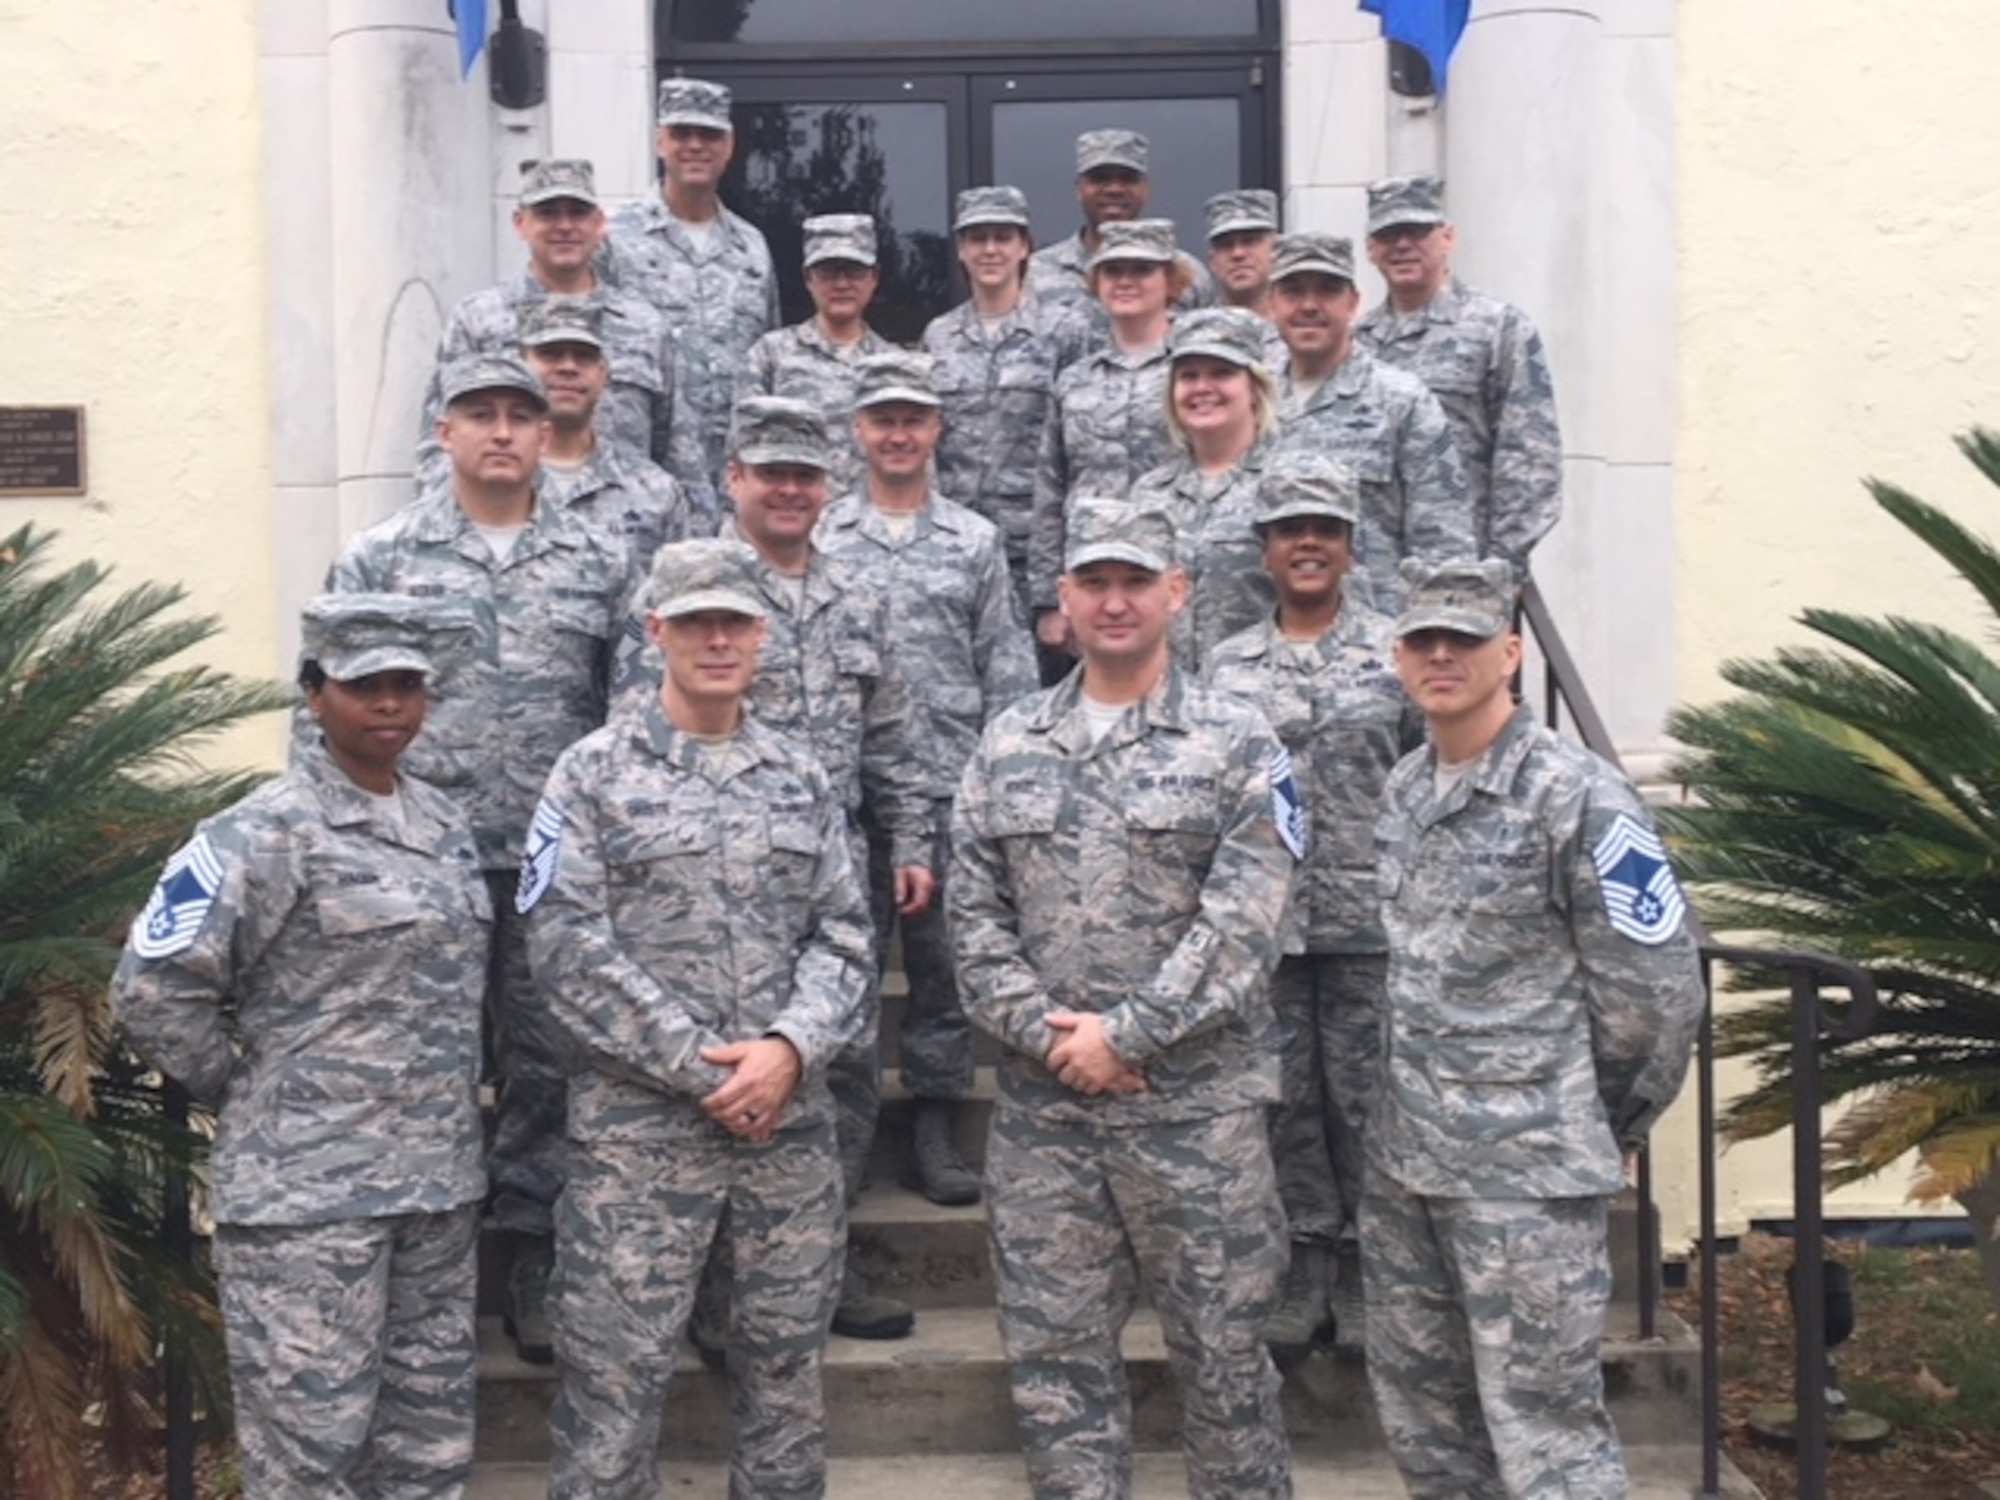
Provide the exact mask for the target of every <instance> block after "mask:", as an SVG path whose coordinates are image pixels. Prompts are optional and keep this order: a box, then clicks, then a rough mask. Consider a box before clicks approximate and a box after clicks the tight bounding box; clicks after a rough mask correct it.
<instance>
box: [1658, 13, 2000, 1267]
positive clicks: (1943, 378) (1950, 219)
mask: <svg viewBox="0 0 2000 1500" xmlns="http://www.w3.org/2000/svg"><path fill="white" fill-rule="evenodd" d="M1994 20H1995V15H1994V12H1993V8H1992V6H1991V5H1990V4H1989V3H1988V0H1933V3H1930V4H1926V5H1921V6H1886V5H1881V4H1878V3H1875V0H1814V3H1813V4H1810V5H1807V4H1776V3H1768V0H1681V3H1680V4H1679V6H1678V10H1677V27H1678V35H1677V47H1678V59H1679V75H1680V76H1679V88H1678V94H1677V100H1676V114H1677V119H1676V136H1677V139H1676V150H1677V157H1678V174H1679V181H1678V189H1679V214H1680V232H1679V256H1678V265H1679V278H1680V285H1679V355H1680V374H1679V399H1680V411H1679V430H1678V443H1677V450H1676V464H1677V474H1676V487H1677V493H1678V513H1677V537H1678V547H1677V552H1678V559H1677V561H1678V570H1679V571H1678V587H1677V597H1676V604H1677V622H1678V624H1677V629H1678V639H1677V658H1676V659H1677V677H1678V689H1679V694H1680V696H1681V698H1682V699H1683V700H1684V701H1686V700H1700V699H1705V698H1710V697H1713V696H1716V695H1717V694H1719V693H1720V692H1722V691H1723V690H1724V688H1723V685H1722V683H1721V681H1720V679H1719V677H1718V675H1717V669H1718V667H1719V665H1720V663H1721V662H1722V661H1723V660H1724V659H1725V658H1726V657H1730V656H1739V655H1760V654H1763V653H1764V652H1766V651H1767V650H1768V649H1769V648H1770V647H1771V646H1773V645H1775V644H1776V643H1778V642H1780V641H1792V640H1798V639H1801V638H1803V637H1804V636H1805V634H1806V632H1804V631H1803V630H1802V629H1801V628H1800V627H1799V626H1797V625H1796V624H1795V623H1794V621H1795V617H1796V616H1797V614H1798V613H1799V611H1800V610H1801V609H1803V608H1804V607H1806V606H1808V605H1833V606H1839V607H1843V608H1850V609H1855V610H1859V611H1864V612H1867V613H1891V612H1896V613H1905V614H1910V615H1914V616H1917V617H1920V618H1928V619H1935V620H1939V621H1941V622H1944V623H1951V624H1957V625H1961V626H1963V625H1974V626H1975V628H1977V621H1978V613H1977V609H1976V605H1975V602H1974V601H1973V600H1972V598H1971V596H1970V595H1969V593H1968V592H1966V591H1964V590H1958V589H1954V588H1952V587H1951V586H1950V585H1949V584H1948V583H1947V582H1946V579H1947V576H1948V570H1946V569H1945V567H1944V565H1943V564H1942V563H1940V562H1938V561H1937V560H1935V559H1934V558H1933V557H1932V555H1931V554H1930V553H1929V552H1927V551H1926V550H1925V549H1923V548H1922V547H1921V546H1920V545H1919V544H1917V543H1915V542H1914V541H1911V540H1909V539H1907V538H1906V537H1905V535H1904V534H1903V533H1902V531H1901V529H1900V528H1898V527H1897V526H1896V525H1895V524H1894V523H1893V522H1892V521H1890V520H1889V519H1888V517H1887V516H1886V515H1884V514H1883V513H1882V512H1881V511H1880V510H1879V509H1877V508H1876V506H1875V504H1874V502H1873V501H1872V500H1871V499H1870V498H1869V497H1868V496H1867V494H1866V493H1865V491H1864V490H1863V489H1862V487H1861V482H1860V481H1861V480H1862V478H1863V477H1864V476H1871V475H1872V476H1879V477H1882V478H1887V479H1893V480H1895V481H1896V482H1898V483H1900V484H1902V485H1904V486H1905V487H1907V488H1909V489H1912V490H1914V491H1916V492H1917V493H1918V494H1920V495H1923V496H1925V497H1926V498H1928V499H1931V500H1933V501H1934V502H1936V503H1938V504H1941V505H1943V506H1945V507H1946V508H1948V509H1950V510H1952V511H1953V512H1954V513H1955V514H1956V515H1958V516H1959V517H1961V518H1962V519H1965V520H1966V521H1968V522H1969V523H1970V524H1972V525H1974V526H1975V527H1978V528H1981V529H1985V530H1988V531H1989V532H1991V533H1993V534H1994V535H1996V536H2000V505H1996V504H1995V503H1994V502H1995V499H1996V496H1995V494H1994V491H1993V490H1992V488H1991V487H1990V486H1988V485H1987V484H1986V483H1985V482H1984V481H1983V480H1982V479H1980V477H1979V476H1978V474H1977V473H1976V472H1975V471H1974V470H1973V469H1972V468H1971V467H1970V466H1969V465H1968V464H1966V463H1965V461H1964V460H1963V459H1962V458H1961V457H1960V456H1959V455H1958V453H1957V451H1956V449H1955V448H1953V446H1952V444H1951V437H1952V435H1953V434H1954V433H1955V432H1958V431H1960V430H1962V429H1964V428H1966V427H1968V426H1970V425H1972V424H1973V423H1975V422H1981V421H1983V422H1986V423H1988V424H1991V425H1994V426H1996V427H2000V278H1996V276H1995V271H1994V268H1995V266H1996V265H2000V101H1996V99H1995V97H1994V95H1993V93H1992V90H1991V85H1990V79H1989V77H1988V74H1989V73H1990V65H1989V57H1988V52H1989V50H1990V49H1988V48H1987V47H1985V46H1984V45H1982V41H1983V39H1984V38H1985V37H1987V36H1988V35H1989V34H1990V29H1991V27H1992V24H1993V22H1994ZM1981 633H1982V634H1983V633H1984V632H1983V630H1982V631H1981ZM1732 1076H1733V1075H1732V1074H1731V1073H1730V1072H1728V1071H1727V1070H1726V1071H1725V1073H1724V1081H1723V1089H1724V1093H1725V1094H1727V1093H1728V1092H1729V1091H1730V1083H1731V1079H1732ZM1676 1123H1677V1124H1679V1125H1681V1126H1683V1127H1686V1126H1687V1117H1686V1114H1685V1103H1684V1105H1683V1111H1682V1113H1681V1115H1680V1118H1679V1119H1678V1120H1677V1122H1676ZM1789 1150H1790V1144H1789V1138H1788V1137H1776V1138H1772V1139H1769V1140H1766V1141H1761V1142H1757V1143H1754V1144H1752V1145H1749V1146H1745V1147H1739V1148H1737V1149H1735V1150H1732V1151H1730V1152H1729V1153H1727V1155H1726V1156H1725V1157H1724V1158H1723V1184H1724V1192H1723V1203H1722V1212H1723V1217H1724V1220H1725V1226H1726V1227H1727V1226H1729V1225H1730V1224H1731V1223H1732V1222H1733V1221H1740V1220H1741V1219H1744V1218H1752V1217H1759V1216H1779V1215H1783V1214H1786V1213H1788V1204H1789V1194H1790V1161H1789V1154H1788V1153H1789ZM1692 1168H1693V1161H1692V1156H1691V1154H1690V1155H1689V1156H1688V1157H1687V1158H1686V1159H1676V1158H1673V1157H1670V1158H1668V1163H1667V1174H1668V1176H1669V1177H1670V1178H1673V1179H1677V1180H1679V1181H1683V1182H1686V1183H1687V1185H1688V1187H1689V1190H1690V1191H1691V1179H1689V1178H1684V1177H1683V1173H1689V1174H1691V1172H1692ZM1907 1181H1908V1178H1907V1174H1906V1173H1905V1172H1904V1171H1902V1170H1900V1169H1892V1170H1891V1171H1889V1172H1885V1173H1883V1174H1882V1175H1880V1176H1879V1177H1877V1178H1875V1179H1874V1180H1872V1181H1871V1182H1868V1183H1865V1184H1862V1185H1860V1186H1858V1187H1855V1188H1852V1189H1848V1190H1846V1191H1844V1192H1842V1193H1840V1194H1837V1195H1834V1196H1833V1198H1832V1199H1831V1200H1830V1202H1829V1212H1831V1213H1834V1214H1852V1215H1874V1214H1902V1213H1911V1212H1915V1211H1916V1210H1914V1209H1913V1208H1912V1207H1910V1206H1909V1205H1907V1204H1906V1203H1905V1201H1904V1192H1905V1189H1906V1187H1907ZM1675 1196H1678V1195H1675ZM1663 1201H1664V1200H1663ZM1683 1201H1684V1202H1686V1203H1687V1206H1688V1209H1689V1211H1690V1212H1691V1211H1692V1202H1691V1199H1686V1200H1683ZM1670 1233H1671V1229H1670Z"/></svg>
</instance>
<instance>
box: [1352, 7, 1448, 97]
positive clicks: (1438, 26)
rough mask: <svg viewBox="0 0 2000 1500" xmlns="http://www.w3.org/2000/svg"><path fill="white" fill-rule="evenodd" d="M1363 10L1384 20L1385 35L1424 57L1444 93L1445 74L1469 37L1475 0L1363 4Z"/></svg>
mask: <svg viewBox="0 0 2000 1500" xmlns="http://www.w3.org/2000/svg"><path fill="white" fill-rule="evenodd" d="M1361 9H1362V10H1363V11H1365V12H1366V13H1367V14H1369V15H1371V16H1380V17H1381V18H1382V35H1383V36H1385V37H1387V38H1388V39H1389V40H1390V41H1392V42H1401V43H1403V44H1404V45H1405V46H1407V47H1414V48H1416V49H1417V51H1419V52H1421V53H1423V55H1424V61H1425V62H1427V63H1429V64H1430V67H1431V81H1432V82H1433V83H1435V84H1436V85H1437V91H1438V92H1439V93H1440V94H1442V93H1443V92H1444V70H1445V66H1446V65H1447V64H1448V63H1450V61H1451V53H1452V49H1453V48H1454V47H1456V46H1457V45H1458V39H1459V38H1460V37H1461V36H1463V35H1464V34H1465V23H1466V20H1467V18H1468V17H1469V16H1470V15H1471V12H1472V0H1361Z"/></svg>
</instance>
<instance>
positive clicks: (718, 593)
mask: <svg viewBox="0 0 2000 1500" xmlns="http://www.w3.org/2000/svg"><path fill="white" fill-rule="evenodd" d="M757 570H758V563H757V554H756V553H755V552H753V551H751V550H750V548H749V547H747V546H745V545H744V544H743V543H742V542H739V541H735V540H733V539H731V538H729V537H719V536H704V537H694V538H691V539H690V540H688V541H685V542H669V543H668V544H667V545H666V546H664V547H662V548H661V549H660V550H659V551H658V552H656V553H655V554H654V555H653V571H652V575H651V578H650V580H649V584H648V587H647V590H646V593H647V597H648V598H650V599H651V600H652V601H653V605H652V613H653V614H654V615H655V616H656V617H658V618H659V619H662V620H671V619H673V618H674V617H675V616H677V615H692V614H697V613H699V612H700V611H702V610H704V609H726V610H728V611H729V612H730V613H731V614H737V615H749V616H750V617H751V618H752V619H756V620H761V619H763V618H764V614H765V610H764V593H763V590H762V588H761V587H760V586H759V584H758V581H757V580H758V571H757Z"/></svg>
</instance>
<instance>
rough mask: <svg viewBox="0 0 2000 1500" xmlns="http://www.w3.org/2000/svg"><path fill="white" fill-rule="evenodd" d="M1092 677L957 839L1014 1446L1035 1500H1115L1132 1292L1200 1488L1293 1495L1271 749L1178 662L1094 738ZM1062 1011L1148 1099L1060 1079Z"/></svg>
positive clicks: (998, 739)
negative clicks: (985, 1044) (1088, 695)
mask: <svg viewBox="0 0 2000 1500" xmlns="http://www.w3.org/2000/svg"><path fill="white" fill-rule="evenodd" d="M1082 681H1083V672H1082V671H1078V672H1076V673H1073V674H1072V675H1071V676H1070V677H1069V678H1067V679H1065V680H1064V681H1063V682H1062V683H1061V684H1060V685H1058V686H1057V687H1055V688H1053V689H1051V690H1049V691H1048V692H1045V693H1041V694H1037V695H1036V696H1034V697H1032V698H1029V699H1027V700H1025V701H1024V702H1022V703H1019V704H1016V705H1015V706H1014V707H1013V708H1010V709H1008V710H1007V711H1006V712H1005V713H1003V714H1002V715H1001V716H1000V717H999V718H998V719H996V720H995V721H994V722H993V724H992V725H990V726H989V727H988V728H987V730H986V733H985V735H984V736H983V737H982V739H981V742H980V747H979V750H978V753H977V754H976V755H975V756H974V757H973V759H972V762H971V764H970V765H969V766H968V767H967V769H966V775H965V780H964V783H963V784H962V786H961V787H960V790H959V796H958V802H957V807H956V814H955V817H954V821H953V835H952V836H953V845H954V850H953V865H952V876H951V884H950V886H949V891H950V903H949V910H950V917H951V922H952V926H953V930H954V934H955V941H956V945H957V952H958V962H959V976H960V983H961V993H962V996H963V999H964V1002H965V1007H966V1010H967V1012H968V1014H970V1015H971V1017H972V1019H973V1021H974V1024H976V1025H978V1026H979V1027H981V1028H982V1029H983V1030H986V1031H988V1032H990V1033H992V1034H993V1035H995V1036H997V1037H999V1038H1000V1039H1001V1041H1002V1042H1003V1043H1004V1044H1005V1046H1006V1049H1007V1050H1006V1052H1005V1054H1004V1055H1003V1057H1002V1060H1001V1063H1000V1068H999V1073H1000V1099H999V1103H998V1105H997V1107H996V1110H995V1114H994V1122H993V1128H992V1135H991V1138H990V1141H989V1144H988V1155H987V1176H986V1186H987V1197H988V1203H989V1219H990V1225H991V1229H990V1233H991V1243H992V1248H993V1255H994V1266H995V1278H996V1281H997V1283H998V1287H999V1298H1000V1317H1001V1338H1002V1342H1003V1344H1004V1345H1005V1347H1006V1350H1007V1355H1008V1365H1009V1372H1010V1379H1011V1383H1012V1389H1013V1399H1014V1408H1015V1416H1016V1421H1017V1423H1018V1424H1019V1426H1020V1429H1021V1436H1022V1447H1023V1449H1024V1451H1025V1453H1026V1455H1027V1459H1028V1465H1029V1472H1030V1477H1031V1479H1032V1481H1033V1484H1034V1488H1035V1492H1036V1494H1038V1495H1045V1496H1053V1495H1118V1494H1125V1493H1128V1492H1129V1489H1130V1469H1131V1463H1132V1456H1131V1433H1130V1424H1131V1414H1130V1400H1129V1396H1128V1395H1127V1394H1126V1391H1125V1385H1124V1379H1123V1366H1122V1364H1121V1362H1120V1357H1119V1352H1118V1335H1119V1332H1120V1330H1121V1328H1122V1326H1123V1324H1124V1322H1125V1319H1126V1318H1127V1317H1128V1316H1129V1314H1130V1312H1131V1309H1132V1306H1133V1302H1134V1299H1135V1297H1136V1295H1137V1291H1138V1289H1139V1287H1140V1286H1141V1285H1143V1287H1144V1289H1145V1290H1146V1292H1147V1293H1148V1295H1149V1296H1150V1297H1151V1299H1152V1302H1153V1305H1154V1306H1155V1307H1156V1308H1157V1309H1158V1310H1159V1314H1160V1318H1161V1321H1162V1323H1163V1324H1164V1325H1165V1326H1166V1329H1167V1333H1168V1345H1169V1348H1170V1349H1171V1350H1172V1351H1173V1356H1172V1357H1173V1360H1174V1364H1175V1369H1176V1374H1177V1376H1178V1377H1179V1382H1178V1383H1179V1386H1180V1390H1181V1392H1182V1413H1183V1415H1182V1427H1183V1432H1184V1434H1185V1443H1186V1454H1187V1466H1188V1480H1189V1492H1190V1493H1191V1494H1195V1495H1202V1496H1224V1495H1228V1496H1238V1495H1257V1496H1266V1495H1268V1496H1288V1495H1290V1493H1291V1480H1290V1466H1289V1459H1288V1456H1287V1448H1286V1440H1285V1434H1284V1423H1283V1420H1282V1415H1281V1413H1280V1411H1279V1409H1278V1387H1279V1382H1278V1376H1277V1373H1276V1370H1275V1369H1274V1367H1273V1366H1272V1364H1271V1362H1270V1358H1269V1356H1268V1354H1267V1353H1266V1352H1265V1349H1264V1345H1263V1341H1262V1337H1261V1330H1262V1327H1263V1323H1264V1321H1265V1319H1266V1318H1267V1317H1268V1316H1269V1315H1270V1311H1271V1308H1272V1306H1273V1304H1274V1303H1275V1300H1276V1296H1277V1289H1278V1284H1279V1281H1280V1279H1281V1277H1282V1275H1283V1270H1284V1257H1285V1249H1284V1246H1285V1240H1284V1231H1283V1220H1282V1210H1281V1208H1280V1206H1279V1203H1278V1197H1277V1191H1276V1184H1275V1180H1274V1177H1273V1174H1272V1168H1271V1163H1270V1148H1269V1144H1268V1142H1267V1140H1266V1137H1265V1130H1264V1118H1263V1111H1264V1106H1266V1105H1268V1104H1270V1103H1272V1102H1274V1101H1275V1098H1276V1095H1277V1084H1278V1080H1277V1069H1276V1063H1275V1059H1274V1058H1273V1056H1272V1054H1271V1051H1270V1036H1269V1033H1270V1027H1271V1013H1270V1006H1269V997H1268V992H1267V987H1266V981H1267V980H1268V977H1269V974H1270V969H1271V965H1272V964H1273V963H1274V962H1275V960H1276V956H1277V948H1278V934H1279V928H1280V926H1281V924H1282V921H1283V915H1284V904H1285V898H1286V891H1287V887H1288V885H1289V882H1290V877H1291V866H1292V856H1291V854H1290V853H1289V852H1288V851H1287V850H1286V848H1285V846H1284V843H1283V842H1282V840H1281V838H1280V836H1279V832H1278V829H1277V826H1276V824H1275V822H1274V820H1273V810H1272V809H1273V801H1272V784H1271V773H1272V769H1273V763H1274V759H1275V757H1276V756H1277V755H1278V754H1279V753H1280V752H1279V750H1278V746H1277V743H1276V741H1275V740H1274V739H1273V737H1272V735H1271V733H1270V730H1269V728H1268V727H1267V726H1266V725H1265V724H1264V723H1263V721H1262V720H1261V719H1260V718H1258V716H1257V715H1256V713H1255V712H1254V710H1250V709H1247V708H1244V707H1242V706H1241V705H1238V704H1236V703H1234V702H1233V701H1231V700H1229V699H1226V698H1223V697H1221V696H1220V695H1218V694H1214V693H1211V692H1210V691H1209V690H1208V689H1206V688H1204V687H1203V686H1202V685H1201V684H1200V683H1199V682H1197V681H1195V680H1194V679H1192V678H1191V677H1189V676H1187V675H1185V674H1184V673H1182V672H1181V671H1180V670H1179V669H1178V668H1176V667H1172V666H1169V668H1168V670H1167V673H1166V675H1165V676H1164V678H1163V679H1162V681H1161V682H1160V684H1159V685H1158V686H1157V687H1156V688H1155V689H1154V691H1153V692H1152V693H1151V694H1150V695H1149V696H1148V697H1146V698H1145V699H1143V700H1141V701H1140V702H1138V703H1135V704H1133V705H1131V706H1130V707H1128V708H1127V709H1126V710H1125V712H1124V714H1123V716H1122V717H1121V718H1120V719H1119V720H1118V721H1117V722H1116V723H1115V724H1114V725H1113V726H1112V727H1111V728H1110V729H1109V730H1108V731H1107V732H1106V733H1105V735H1104V736H1103V738H1102V739H1098V738H1096V737H1095V736H1094V735H1093V733H1092V731H1091V728H1090V725H1089V722H1088V720H1087V719H1086V717H1085V715H1084V713H1083V709H1082V706H1081V702H1080V699H1081V687H1082ZM1056 1011H1085V1012H1093V1013H1096V1014H1097V1015H1099V1016H1100V1017H1101V1018H1102V1022H1101V1024H1102V1026H1103V1029H1104V1035H1105V1039H1106V1040H1107V1041H1108V1042H1109V1043H1110V1045H1111V1047H1112V1049H1113V1050H1114V1051H1115V1052H1116V1053H1117V1055H1118V1056H1119V1058H1120V1059H1122V1060H1123V1061H1124V1062H1125V1063H1126V1064H1127V1065H1128V1066H1131V1067H1134V1068H1137V1069H1139V1070H1141V1071H1142V1072H1143V1073H1144V1075H1145V1078H1146V1084H1147V1087H1146V1090H1145V1091H1144V1092H1142V1093H1136V1094H1112V1093H1106V1094H1100V1095H1096V1096H1089V1095H1085V1094H1083V1093H1080V1092H1078V1091H1076V1090H1074V1089H1072V1088H1070V1087H1069V1086H1068V1085H1066V1084H1064V1083H1063V1082H1061V1080H1060V1079H1058V1078H1057V1077H1056V1075H1055V1074H1054V1073H1052V1072H1051V1071H1050V1070H1049V1068H1048V1067H1047V1065H1046V1062H1045V1059H1046V1058H1047V1056H1048V1053H1049V1050H1050V1048H1051V1047H1052V1045H1053V1044H1054V1043H1055V1041H1056V1039H1057V1035H1058V1034H1057V1032H1055V1031H1054V1030H1053V1029H1051V1028H1050V1026H1049V1025H1048V1024H1047V1020H1048V1017H1049V1016H1050V1015H1051V1014H1052V1013H1054V1012H1056Z"/></svg>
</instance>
